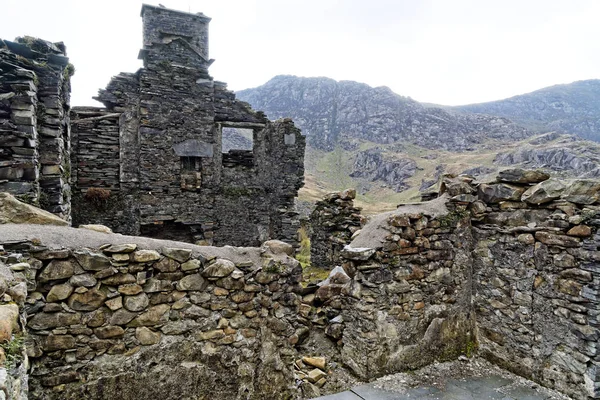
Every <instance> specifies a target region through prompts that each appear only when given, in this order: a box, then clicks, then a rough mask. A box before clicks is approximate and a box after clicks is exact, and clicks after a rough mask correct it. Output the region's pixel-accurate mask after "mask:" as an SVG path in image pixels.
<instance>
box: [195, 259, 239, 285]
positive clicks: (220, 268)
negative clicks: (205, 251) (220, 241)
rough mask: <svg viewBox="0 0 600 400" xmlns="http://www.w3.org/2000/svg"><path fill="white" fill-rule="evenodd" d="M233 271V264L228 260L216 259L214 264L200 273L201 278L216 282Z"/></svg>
mask: <svg viewBox="0 0 600 400" xmlns="http://www.w3.org/2000/svg"><path fill="white" fill-rule="evenodd" d="M234 270H235V264H234V263H233V262H231V261H229V260H225V259H223V258H218V259H217V260H216V261H215V262H214V263H212V264H211V265H209V266H208V267H206V268H205V269H204V271H202V276H203V277H205V278H207V279H209V280H216V279H219V278H224V277H226V276H229V274H231V273H232V272H233V271H234Z"/></svg>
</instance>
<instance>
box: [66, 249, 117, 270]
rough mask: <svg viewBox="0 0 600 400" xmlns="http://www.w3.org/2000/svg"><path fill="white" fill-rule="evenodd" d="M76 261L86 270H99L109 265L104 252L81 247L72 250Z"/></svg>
mask: <svg viewBox="0 0 600 400" xmlns="http://www.w3.org/2000/svg"><path fill="white" fill-rule="evenodd" d="M73 255H74V256H75V258H76V259H77V262H78V263H79V265H81V267H82V268H83V269H85V270H86V271H101V270H103V269H105V268H109V267H110V266H111V263H110V259H109V258H108V257H106V256H105V255H104V254H99V253H94V252H92V251H90V250H87V249H83V250H78V251H75V252H73Z"/></svg>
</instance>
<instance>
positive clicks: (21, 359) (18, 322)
mask: <svg viewBox="0 0 600 400" xmlns="http://www.w3.org/2000/svg"><path fill="white" fill-rule="evenodd" d="M23 261H24V260H23V259H22V257H21V256H20V254H9V253H7V252H5V250H4V248H3V247H2V246H0V398H2V399H7V400H27V398H28V390H29V375H28V372H29V371H28V368H29V359H28V356H27V353H26V351H25V323H26V321H27V319H26V313H25V309H24V305H25V299H26V297H27V289H28V287H27V283H26V282H27V278H28V277H27V276H26V272H25V270H26V268H25V267H26V265H27V264H26V263H24V262H23ZM5 263H10V264H11V266H10V267H8V266H7V265H6V264H5Z"/></svg>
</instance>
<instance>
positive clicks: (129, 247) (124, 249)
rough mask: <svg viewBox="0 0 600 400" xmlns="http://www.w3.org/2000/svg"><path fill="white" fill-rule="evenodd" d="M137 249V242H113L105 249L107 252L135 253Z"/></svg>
mask: <svg viewBox="0 0 600 400" xmlns="http://www.w3.org/2000/svg"><path fill="white" fill-rule="evenodd" d="M136 249H137V244H135V243H128V244H111V245H110V246H108V247H107V248H105V249H103V250H102V251H104V252H105V253H133V252H134V251H135V250H136Z"/></svg>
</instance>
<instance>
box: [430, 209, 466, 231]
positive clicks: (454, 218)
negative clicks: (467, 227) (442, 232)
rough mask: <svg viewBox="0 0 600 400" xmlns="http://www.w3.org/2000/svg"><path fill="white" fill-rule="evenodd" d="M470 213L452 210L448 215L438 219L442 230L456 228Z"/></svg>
mask: <svg viewBox="0 0 600 400" xmlns="http://www.w3.org/2000/svg"><path fill="white" fill-rule="evenodd" d="M470 215H471V213H470V212H469V211H468V210H454V211H451V212H449V213H448V214H446V215H444V216H441V217H439V218H438V221H440V226H441V227H442V228H450V227H454V226H456V224H458V222H460V221H461V220H463V219H465V218H468V217H469V216H470Z"/></svg>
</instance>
